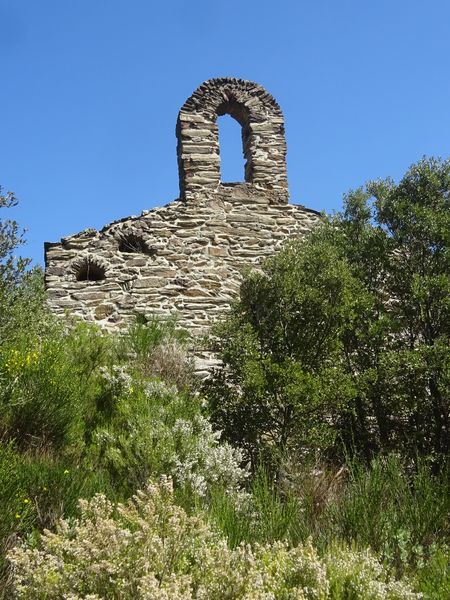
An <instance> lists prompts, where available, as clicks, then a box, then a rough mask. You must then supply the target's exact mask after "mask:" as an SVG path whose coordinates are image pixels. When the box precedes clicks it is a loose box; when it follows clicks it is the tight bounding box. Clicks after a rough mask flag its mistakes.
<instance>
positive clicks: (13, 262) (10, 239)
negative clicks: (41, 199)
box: [0, 186, 30, 291]
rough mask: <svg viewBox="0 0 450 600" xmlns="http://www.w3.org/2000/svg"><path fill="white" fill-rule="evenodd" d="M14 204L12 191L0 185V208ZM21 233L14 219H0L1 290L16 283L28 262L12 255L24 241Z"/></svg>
mask: <svg viewBox="0 0 450 600" xmlns="http://www.w3.org/2000/svg"><path fill="white" fill-rule="evenodd" d="M16 205H17V198H16V197H15V195H14V194H13V193H12V192H6V193H4V191H3V188H2V187H1V186H0V209H2V208H11V207H13V206H16ZM23 233H24V232H23V231H22V230H21V229H20V227H19V225H18V224H17V222H16V221H14V220H12V219H5V220H3V219H0V289H1V290H2V291H3V290H4V289H5V288H6V287H8V286H11V285H12V284H14V283H17V281H18V279H19V278H20V276H21V275H22V274H23V272H24V270H25V268H26V266H27V265H28V264H29V262H30V261H29V260H28V259H24V258H16V257H15V256H14V250H16V248H17V247H18V246H20V245H22V244H23V243H24V238H23Z"/></svg>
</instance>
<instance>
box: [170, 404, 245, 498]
mask: <svg viewBox="0 0 450 600" xmlns="http://www.w3.org/2000/svg"><path fill="white" fill-rule="evenodd" d="M173 435H174V437H175V440H176V444H175V448H176V450H175V453H174V455H173V458H172V460H173V465H174V467H173V470H172V475H173V477H174V479H176V480H177V481H178V482H179V483H180V484H182V485H185V484H187V485H189V486H190V487H191V489H192V490H193V491H195V492H196V493H197V494H198V495H199V496H204V495H205V494H206V492H207V490H208V488H209V487H210V486H211V485H214V484H221V485H223V486H225V488H226V490H227V491H228V492H237V491H238V490H239V489H240V487H241V486H242V483H243V481H244V480H245V478H246V477H247V476H248V470H247V469H246V468H244V467H242V466H241V464H242V463H243V454H242V452H241V450H239V449H236V448H233V447H232V446H230V445H229V444H228V443H226V442H222V443H220V435H221V432H220V431H213V429H212V426H211V423H210V422H209V421H208V419H206V418H205V417H203V416H201V415H197V416H196V417H194V418H193V419H192V420H191V421H186V420H184V419H177V420H176V421H175V425H174V427H173Z"/></svg>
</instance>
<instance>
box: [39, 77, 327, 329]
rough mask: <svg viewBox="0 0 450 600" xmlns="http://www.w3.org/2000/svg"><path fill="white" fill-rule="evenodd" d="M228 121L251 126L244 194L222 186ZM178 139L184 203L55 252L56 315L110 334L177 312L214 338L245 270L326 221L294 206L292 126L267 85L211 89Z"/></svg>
mask: <svg viewBox="0 0 450 600" xmlns="http://www.w3.org/2000/svg"><path fill="white" fill-rule="evenodd" d="M222 113H229V114H231V116H233V117H235V118H236V119H237V120H238V121H239V122H240V123H241V125H242V131H243V140H244V153H245V156H246V159H247V166H246V181H245V182H243V183H237V184H222V183H221V182H220V159H219V146H218V137H217V126H216V123H215V121H216V118H217V115H219V114H222ZM177 135H178V161H179V167H180V188H181V197H180V198H179V199H178V200H175V201H174V202H171V203H169V204H167V205H166V206H162V207H158V208H154V209H151V210H149V211H144V212H143V213H142V215H141V216H139V217H128V218H125V219H122V220H120V221H116V222H114V223H111V224H109V225H107V226H105V227H104V228H103V229H102V230H101V231H96V230H94V229H88V230H85V231H82V232H81V233H78V234H76V235H72V236H69V237H66V238H63V239H62V240H61V241H60V242H58V243H47V244H46V245H45V259H46V285H47V289H48V296H49V303H50V306H51V308H52V309H53V311H54V312H55V313H58V314H64V312H65V311H70V313H72V314H75V315H78V316H79V317H81V318H83V319H86V320H87V321H94V322H97V323H99V324H101V325H102V326H104V327H106V328H108V329H116V328H120V327H123V326H125V325H126V324H127V323H128V322H129V321H130V319H131V318H132V317H133V316H134V315H136V314H138V313H139V314H142V315H145V316H147V317H150V316H160V317H168V316H169V315H173V314H174V313H175V314H176V315H178V318H179V322H180V325H181V326H184V327H186V328H187V329H188V330H189V331H191V332H192V333H193V334H203V333H205V332H206V331H207V329H208V328H209V326H210V325H211V323H213V322H214V321H215V320H216V319H217V318H218V317H219V316H221V315H223V314H224V312H225V311H226V310H227V309H228V308H229V306H230V303H231V301H232V300H233V298H235V297H236V295H237V293H238V290H239V285H240V282H241V279H242V273H243V271H244V270H245V268H247V267H255V268H257V267H258V265H260V263H261V261H262V260H264V259H265V258H266V257H269V256H271V255H273V253H274V252H276V251H277V250H278V249H279V248H280V246H281V244H282V243H283V242H285V241H286V240H289V239H292V238H295V237H302V236H304V235H306V234H307V233H308V232H309V231H310V230H311V228H312V227H314V225H315V224H317V223H318V222H319V220H320V215H319V214H318V213H317V212H316V211H313V210H310V209H307V208H304V207H303V206H299V205H293V204H288V191H287V179H286V163H285V155H286V144H285V140H284V125H283V117H282V114H281V110H280V108H279V106H278V104H277V103H276V102H275V100H274V99H273V98H272V96H270V94H268V93H267V92H266V91H265V90H264V89H263V88H262V87H261V86H259V85H257V84H254V83H250V82H247V81H242V80H240V79H214V80H210V81H207V82H205V83H204V84H203V85H201V86H200V87H199V88H198V89H197V90H196V92H194V94H193V95H192V96H191V97H190V98H189V100H187V102H186V103H185V104H184V106H183V107H182V109H181V111H180V115H179V118H178V126H177Z"/></svg>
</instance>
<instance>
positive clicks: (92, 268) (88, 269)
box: [75, 259, 105, 281]
mask: <svg viewBox="0 0 450 600" xmlns="http://www.w3.org/2000/svg"><path fill="white" fill-rule="evenodd" d="M75 277H76V279H77V281H102V280H103V279H105V269H104V268H103V267H101V266H100V265H98V264H96V263H95V262H93V261H91V260H88V259H86V260H84V261H83V262H82V263H81V264H80V265H78V266H77V267H76V270H75Z"/></svg>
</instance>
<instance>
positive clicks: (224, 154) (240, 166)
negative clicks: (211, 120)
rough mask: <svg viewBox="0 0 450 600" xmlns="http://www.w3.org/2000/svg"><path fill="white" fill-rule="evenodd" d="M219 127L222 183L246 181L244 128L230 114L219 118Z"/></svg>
mask: <svg viewBox="0 0 450 600" xmlns="http://www.w3.org/2000/svg"><path fill="white" fill-rule="evenodd" d="M217 125H218V127H219V148H220V177H221V181H222V183H223V182H230V183H231V182H241V181H244V180H245V167H244V156H243V148H242V128H241V126H240V124H239V123H238V122H237V121H236V119H234V118H233V117H230V115H228V114H225V115H223V116H219V117H218V119H217Z"/></svg>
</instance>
